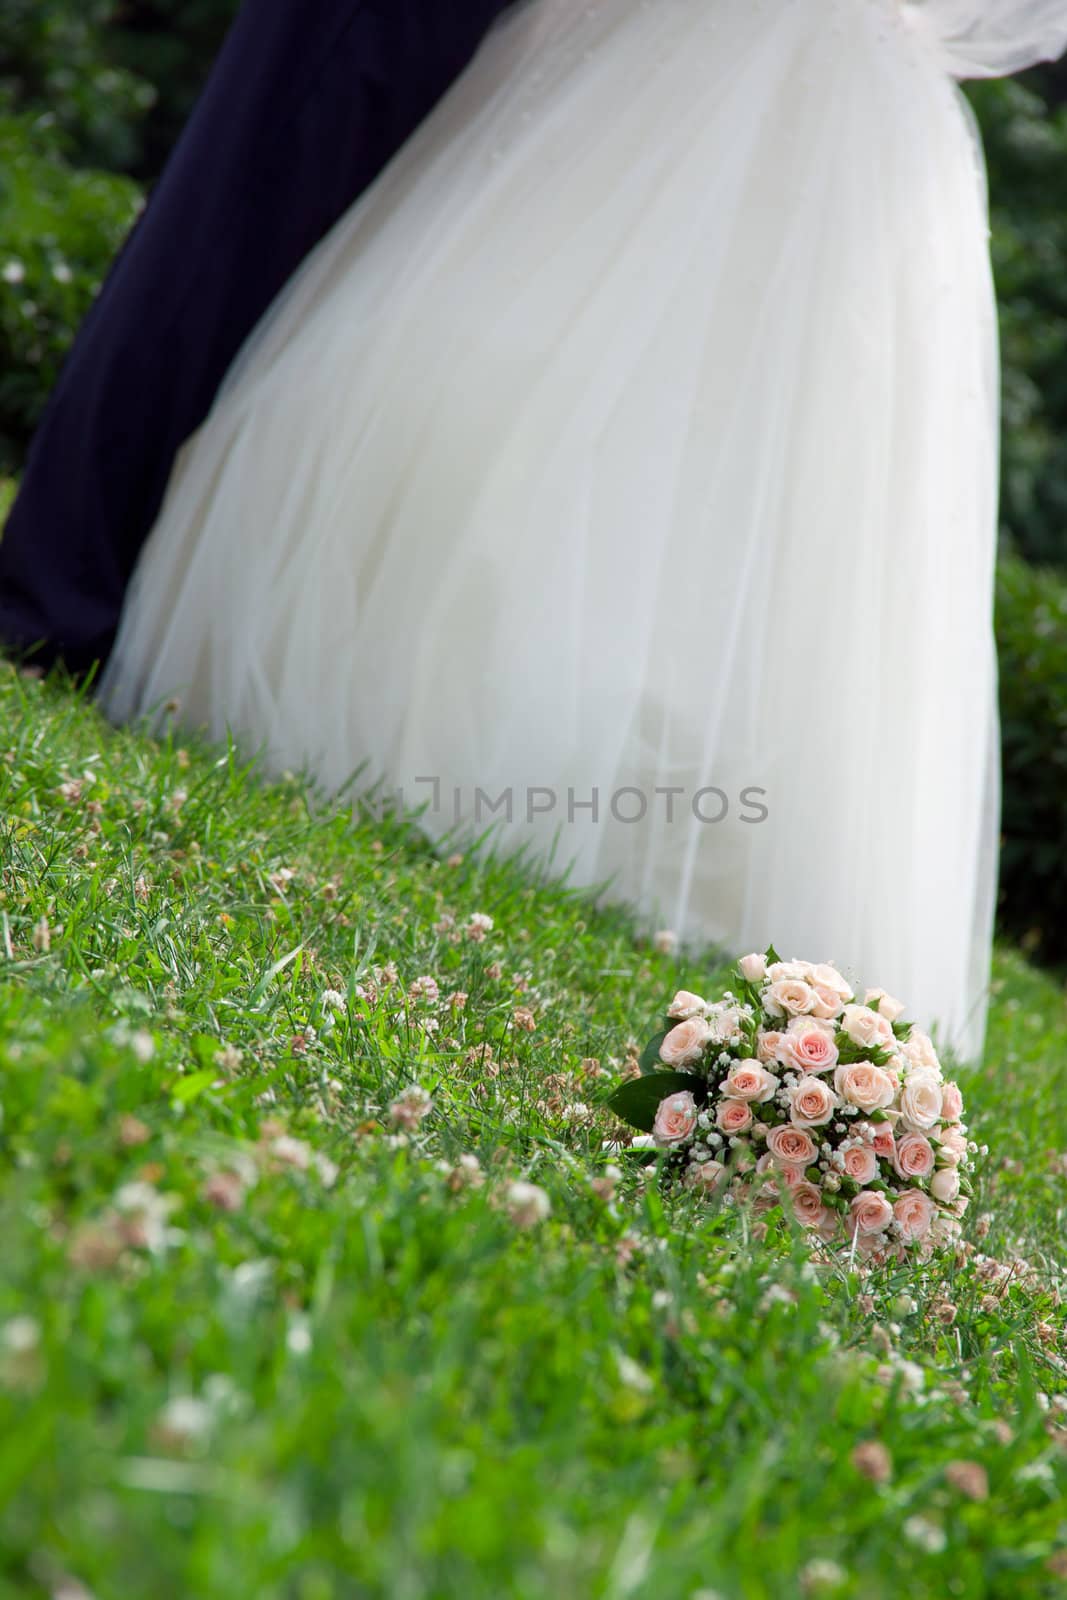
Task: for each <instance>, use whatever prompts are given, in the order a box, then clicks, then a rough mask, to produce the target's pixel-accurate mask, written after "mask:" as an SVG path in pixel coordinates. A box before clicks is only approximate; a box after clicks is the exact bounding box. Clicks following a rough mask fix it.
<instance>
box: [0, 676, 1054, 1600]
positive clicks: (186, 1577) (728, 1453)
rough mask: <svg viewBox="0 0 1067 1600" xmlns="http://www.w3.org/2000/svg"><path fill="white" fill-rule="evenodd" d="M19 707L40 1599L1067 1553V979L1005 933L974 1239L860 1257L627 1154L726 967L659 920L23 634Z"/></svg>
mask: <svg viewBox="0 0 1067 1600" xmlns="http://www.w3.org/2000/svg"><path fill="white" fill-rule="evenodd" d="M0 727H2V730H3V736H2V739H0V828H2V846H0V874H2V876H0V973H2V976H3V980H4V981H3V987H2V989H0V1074H2V1077H0V1100H2V1112H3V1114H2V1122H0V1162H2V1163H3V1170H4V1183H3V1191H2V1208H3V1215H2V1229H3V1232H2V1240H3V1251H2V1261H3V1266H2V1269H0V1597H3V1600H8V1597H14V1596H18V1597H20V1600H22V1597H29V1596H62V1597H65V1600H76V1597H77V1596H83V1597H84V1595H85V1593H86V1592H88V1593H89V1594H91V1595H93V1596H95V1597H96V1600H149V1597H152V1600H156V1597H165V1600H170V1597H174V1600H333V1597H365V1596H368V1597H369V1596H383V1597H389V1600H446V1597H452V1596H455V1597H457V1600H458V1597H463V1600H500V1597H503V1596H516V1597H522V1600H542V1597H553V1600H554V1597H564V1600H566V1597H574V1600H601V1597H602V1600H653V1597H655V1600H676V1597H677V1600H712V1597H716V1596H717V1597H720V1600H734V1597H744V1600H762V1597H773V1600H777V1597H782V1600H793V1597H796V1596H804V1595H809V1594H810V1595H820V1596H830V1597H856V1600H899V1597H900V1596H902V1595H905V1594H906V1595H908V1596H912V1597H925V1596H930V1597H937V1600H944V1597H946V1596H964V1597H971V1596H974V1597H978V1596H994V1597H1000V1596H1003V1597H1005V1600H1014V1597H1016V1596H1024V1597H1029V1596H1044V1595H1048V1596H1050V1597H1051V1596H1053V1595H1054V1594H1057V1593H1062V1581H1061V1580H1059V1579H1058V1578H1057V1576H1056V1568H1057V1564H1058V1563H1063V1562H1065V1561H1067V1557H1065V1556H1064V1553H1063V1552H1064V1551H1065V1550H1067V1510H1065V1509H1064V1496H1065V1493H1067V1452H1065V1448H1064V1440H1065V1438H1067V1415H1065V1414H1064V1397H1065V1396H1067V1383H1065V1381H1064V1355H1065V1353H1067V1351H1065V1346H1064V1343H1063V1321H1062V1315H1061V1312H1060V1310H1059V1308H1058V1300H1059V1297H1060V1293H1061V1290H1062V1287H1063V1285H1062V1279H1061V1275H1060V1266H1059V1259H1058V1258H1059V1256H1060V1253H1061V1239H1062V1232H1063V1230H1062V1220H1063V1219H1062V1211H1063V1196H1064V1190H1065V1183H1067V1167H1065V1155H1064V1153H1065V1152H1067V1096H1065V1095H1064V1093H1063V1078H1064V1062H1065V1060H1067V1005H1065V1001H1064V995H1063V993H1062V991H1061V990H1059V989H1058V988H1057V987H1056V985H1055V984H1054V983H1053V982H1052V981H1051V980H1049V979H1047V978H1045V977H1043V976H1042V975H1040V974H1039V973H1038V972H1036V971H1035V970H1032V969H1030V968H1028V967H1027V966H1026V964H1025V963H1024V962H1023V961H1022V960H1021V958H1019V957H1018V956H1017V955H1015V954H1013V953H1012V952H1010V951H1004V952H1002V953H1000V955H999V956H998V962H997V985H998V993H997V998H996V1004H995V1008H994V1015H993V1019H992V1024H991V1032H990V1042H989V1052H988V1064H987V1065H986V1066H985V1067H984V1068H982V1069H980V1070H977V1071H974V1072H971V1073H970V1074H968V1075H966V1076H965V1077H964V1079H963V1086H964V1089H965V1093H966V1094H967V1096H968V1099H969V1108H970V1112H971V1121H972V1127H973V1128H974V1129H975V1131H976V1135H977V1137H979V1138H980V1139H983V1140H985V1141H986V1142H988V1144H989V1145H990V1147H991V1151H992V1153H991V1155H990V1157H989V1159H988V1161H987V1162H986V1163H985V1166H984V1175H983V1177H982V1180H981V1185H980V1187H981V1190H982V1192H981V1195H980V1198H979V1200H978V1201H977V1202H976V1204H975V1207H974V1208H973V1209H972V1212H971V1213H970V1215H969V1218H968V1222H969V1224H970V1229H969V1232H970V1238H971V1241H972V1248H971V1250H970V1252H969V1253H968V1254H966V1255H961V1257H960V1258H959V1259H958V1260H956V1261H950V1262H948V1263H942V1264H940V1265H939V1266H937V1267H935V1268H933V1269H931V1270H929V1271H927V1272H925V1273H915V1274H909V1273H903V1272H900V1271H898V1272H896V1273H895V1274H892V1273H882V1274H880V1275H877V1276H875V1277H873V1278H870V1279H867V1280H862V1281H861V1280H860V1279H859V1278H858V1277H856V1276H854V1275H850V1274H849V1273H848V1272H847V1271H846V1270H845V1269H844V1267H842V1266H836V1267H819V1268H817V1269H816V1268H813V1267H812V1266H811V1265H810V1264H809V1262H808V1258H807V1256H806V1253H805V1249H804V1245H803V1242H802V1241H801V1240H798V1239H797V1238H796V1237H795V1236H794V1235H793V1234H792V1233H791V1232H790V1230H789V1229H788V1227H787V1226H786V1224H785V1222H784V1221H783V1220H778V1221H773V1222H772V1224H771V1227H770V1230H769V1232H768V1233H767V1234H766V1237H760V1236H759V1235H760V1233H761V1230H760V1229H759V1228H758V1227H753V1225H752V1223H751V1220H750V1219H749V1218H747V1217H746V1216H745V1215H744V1214H731V1213H729V1212H721V1211H716V1210H715V1209H714V1208H712V1207H709V1206H708V1205H706V1204H705V1205H704V1206H703V1207H702V1206H701V1205H700V1204H698V1203H695V1202H694V1201H692V1200H691V1199H689V1198H683V1197H677V1196H676V1197H672V1196H664V1195H662V1194H661V1193H660V1191H659V1190H658V1188H657V1187H656V1186H655V1184H651V1185H642V1184H641V1183H639V1182H638V1180H637V1178H636V1176H634V1175H632V1174H631V1175H629V1176H627V1177H626V1178H625V1179H624V1180H623V1182H622V1184H621V1185H620V1188H619V1192H618V1194H617V1195H616V1196H615V1198H614V1199H607V1198H605V1197H604V1194H603V1192H597V1190H595V1189H594V1188H593V1180H594V1179H596V1178H597V1177H598V1175H599V1176H600V1177H603V1175H604V1167H605V1160H606V1158H605V1157H604V1155H603V1154H602V1151H601V1143H602V1140H603V1138H604V1136H605V1134H606V1133H607V1132H609V1131H610V1126H611V1125H610V1122H609V1121H608V1119H607V1118H606V1117H605V1115H604V1113H603V1112H602V1111H600V1110H599V1109H598V1107H597V1102H598V1099H599V1098H600V1097H601V1096H602V1094H603V1092H604V1090H605V1089H606V1087H607V1086H608V1085H609V1084H610V1082H611V1081H612V1079H613V1077H614V1076H615V1074H616V1073H617V1070H618V1066H619V1063H620V1062H621V1060H622V1058H623V1057H624V1055H625V1053H626V1049H627V1042H628V1040H629V1039H630V1038H631V1036H632V1035H634V1034H636V1035H642V1034H644V1033H645V1032H648V1031H651V1026H652V1025H653V1023H654V1021H655V1018H656V1017H657V1015H658V1014H659V1012H660V1010H661V1009H662V1005H663V1002H664V998H665V997H667V996H669V995H670V994H671V993H672V992H673V989H674V988H675V987H677V986H679V985H681V984H683V983H685V985H686V986H691V987H692V986H695V987H701V986H703V987H705V988H710V987H711V986H712V981H713V980H712V979H711V978H710V977H709V975H708V974H707V972H705V971H701V970H700V969H699V968H696V969H694V967H693V966H692V965H690V964H688V963H685V962H682V961H679V960H678V959H676V958H673V957H670V956H665V955H662V954H658V953H655V952H653V951H651V950H649V949H648V947H647V945H642V943H641V942H640V941H639V940H638V939H637V937H636V936H635V934H634V931H633V928H632V927H631V925H630V924H629V922H628V921H627V919H626V918H625V917H624V916H623V915H621V914H617V913H597V912H594V911H593V910H591V908H590V906H589V905H588V904H587V903H586V902H585V901H584V900H583V899H582V898H581V897H579V896H576V895H573V894H570V893H568V892H567V891H566V890H565V889H563V888H560V887H559V886H558V885H550V884H545V883H543V882H540V881H538V880H537V879H536V877H535V876H534V875H532V874H531V873H529V872H528V871H527V872H523V871H522V870H521V869H520V868H519V867H517V866H513V865H509V864H507V863H500V862H493V861H477V860H475V859H473V858H471V857H469V856H468V857H467V858H465V859H463V860H459V861H457V860H455V859H451V860H443V859H440V858H439V857H438V856H437V855H435V853H434V852H433V851H432V850H431V849H430V847H429V846H428V845H427V844H426V843H424V842H423V841H422V840H420V838H419V836H418V835H417V834H416V833H415V832H414V831H412V830H410V829H408V828H406V827H404V826H402V825H400V824H398V823H389V824H385V825H379V824H376V823H375V822H374V821H373V820H365V821H363V822H362V823H360V824H359V825H358V826H355V827H353V826H352V825H351V818H350V817H349V815H348V814H347V813H345V812H341V811H338V810H334V809H331V808H326V807H319V806H314V805H311V804H309V800H308V796H307V794H306V792H305V790H304V788H303V787H302V786H301V785H300V784H299V783H298V782H296V781H291V780H285V781H282V782H279V783H276V784H274V785H263V784H261V783H259V782H257V781H256V778H255V775H254V773H252V772H251V771H250V770H249V769H248V768H246V767H245V766H243V765H242V764H241V762H240V761H239V760H238V759H237V757H236V756H235V755H234V753H233V752H228V751H222V752H219V751H200V750H197V749H195V748H190V750H189V752H188V753H186V752H185V751H183V750H182V749H181V748H180V746H179V744H178V742H177V740H176V739H166V740H164V741H162V742H161V743H158V744H157V743H153V742H152V741H150V740H148V739H147V738H145V737H143V736H141V735H139V734H137V733H134V732H130V731H121V732H113V731H111V730H108V729H106V728H105V727H104V726H103V724H102V723H101V722H100V721H99V720H98V718H97V717H96V715H95V713H94V712H93V710H92V709H91V708H90V707H88V706H86V705H85V704H84V703H82V702H81V701H80V700H79V699H78V698H77V697H76V696H75V695H73V694H72V693H70V692H69V691H65V690H64V689H63V688H62V686H58V685H52V684H42V683H40V682H38V681H36V680H33V679H28V678H24V677H21V676H19V675H18V674H16V673H15V672H13V671H11V672H5V673H3V674H2V675H0ZM290 874H291V876H290ZM476 912H482V913H488V914H489V915H491V916H492V918H493V922H494V927H493V930H492V931H491V932H490V933H489V934H488V935H487V937H486V938H484V939H483V940H475V939H471V938H470V937H468V936H467V935H466V933H465V932H464V930H465V929H466V928H467V927H468V926H469V925H470V918H471V916H472V914H474V913H476ZM422 976H432V977H433V978H435V979H436V981H437V982H438V983H439V986H440V996H441V998H440V1000H439V1001H438V1002H437V1003H436V1005H435V1004H434V1003H432V1002H431V1001H430V1000H429V999H427V998H425V997H419V996H418V995H415V994H413V992H412V984H413V982H414V981H415V980H416V979H418V978H419V977H422ZM872 977H873V978H874V979H875V981H876V980H877V974H874V975H872ZM327 991H334V994H333V996H332V997H327V998H326V999H325V1000H324V998H323V997H324V995H325V994H327ZM456 991H462V992H463V993H465V994H466V996H467V999H466V1003H465V1005H464V1006H462V1007H459V1006H457V1005H454V1004H452V1003H451V1002H450V1000H449V997H450V996H451V995H452V994H453V993H455V992H456ZM531 1021H532V1022H533V1027H532V1029H531V1028H530V1027H529V1026H528V1024H529V1023H530V1022H531ZM435 1024H436V1027H435V1026H434V1025H435ZM412 1086H418V1087H421V1088H422V1089H424V1090H425V1091H427V1092H428V1093H429V1094H430V1095H432V1097H433V1109H432V1111H431V1112H430V1113H429V1115H428V1116H426V1118H425V1120H424V1121H422V1122H421V1124H420V1125H419V1126H418V1127H417V1128H413V1129H412V1130H411V1131H410V1132H408V1133H404V1132H403V1131H402V1130H398V1129H397V1127H396V1125H395V1122H394V1121H393V1120H392V1119H391V1116H390V1109H389V1108H390V1106H391V1105H392V1104H393V1102H394V1101H395V1100H396V1098H397V1097H398V1096H399V1095H400V1094H402V1093H403V1092H404V1091H405V1089H408V1088H410V1087H412ZM293 1141H295V1142H293ZM461 1156H468V1157H469V1156H474V1157H476V1158H477V1160H478V1163H479V1169H480V1171H479V1176H480V1178H481V1180H482V1181H481V1182H480V1183H468V1184H461V1183H460V1182H459V1179H458V1177H457V1176H456V1172H457V1163H458V1162H459V1160H460V1157H461ZM516 1180H529V1181H531V1182H533V1183H535V1184H537V1185H539V1186H541V1187H542V1188H543V1189H544V1190H545V1191H546V1193H547V1195H548V1197H549V1199H550V1202H551V1215H550V1216H548V1217H547V1218H546V1219H544V1220H541V1221H535V1222H532V1223H531V1225H530V1226H527V1227H522V1226H519V1225H518V1224H517V1223H516V1222H515V1221H514V1220H512V1218H511V1216H510V1215H509V1211H508V1204H507V1199H508V1189H509V1185H510V1184H511V1183H513V1182H514V1181H516ZM131 1185H135V1186H137V1187H135V1188H132V1189H131V1188H130V1187H129V1186H131ZM872 1440H873V1441H880V1442H881V1443H882V1444H883V1445H884V1446H885V1447H886V1449H887V1451H888V1453H889V1460H890V1463H891V1470H890V1472H889V1475H888V1476H887V1477H885V1479H884V1481H881V1482H879V1481H873V1480H872V1478H871V1477H869V1476H867V1475H865V1474H864V1473H863V1472H861V1471H860V1470H859V1468H858V1467H857V1465H856V1464H855V1463H854V1461H853V1452H854V1450H855V1448H856V1447H857V1446H858V1445H863V1444H866V1443H868V1442H869V1441H872ZM959 1462H967V1463H973V1464H977V1466H978V1467H980V1468H981V1469H983V1471H984V1474H985V1477H986V1479H987V1480H988V1489H989V1493H988V1498H977V1499H976V1498H971V1497H970V1496H969V1495H968V1494H967V1493H966V1492H965V1488H966V1484H965V1485H964V1488H961V1487H960V1483H961V1481H963V1480H962V1479H961V1475H960V1473H959V1471H958V1469H957V1468H956V1467H954V1466H953V1465H952V1464H953V1463H959ZM877 1465H878V1463H877V1462H876V1463H875V1466H877ZM876 1475H877V1474H876ZM970 1486H971V1488H972V1490H973V1491H976V1492H977V1493H978V1494H979V1495H981V1492H982V1489H983V1487H984V1485H983V1482H982V1475H981V1473H979V1474H977V1475H975V1474H972V1481H971V1485H970ZM78 1585H81V1586H82V1587H78Z"/></svg>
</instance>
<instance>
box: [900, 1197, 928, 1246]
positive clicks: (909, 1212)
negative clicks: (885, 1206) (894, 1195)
mask: <svg viewBox="0 0 1067 1600" xmlns="http://www.w3.org/2000/svg"><path fill="white" fill-rule="evenodd" d="M936 1210H937V1208H936V1206H935V1205H934V1202H933V1201H932V1200H931V1199H930V1196H929V1195H928V1194H923V1192H922V1190H921V1189H908V1190H906V1192H905V1193H904V1194H902V1195H901V1196H900V1199H899V1200H898V1201H897V1202H896V1204H895V1205H894V1207H893V1215H894V1217H895V1218H896V1220H897V1223H898V1224H899V1226H900V1236H901V1238H902V1239H903V1240H905V1242H906V1243H908V1244H914V1243H915V1241H916V1240H917V1239H922V1238H924V1237H925V1235H926V1234H928V1233H929V1231H930V1224H931V1222H933V1220H934V1216H935V1214H936Z"/></svg>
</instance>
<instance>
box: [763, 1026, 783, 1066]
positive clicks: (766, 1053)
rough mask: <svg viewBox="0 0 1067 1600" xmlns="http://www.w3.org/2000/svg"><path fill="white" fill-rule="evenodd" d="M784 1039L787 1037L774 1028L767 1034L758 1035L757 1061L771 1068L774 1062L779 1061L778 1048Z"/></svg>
mask: <svg viewBox="0 0 1067 1600" xmlns="http://www.w3.org/2000/svg"><path fill="white" fill-rule="evenodd" d="M784 1038H785V1035H784V1034H783V1033H778V1032H776V1031H775V1030H774V1029H773V1028H769V1029H768V1030H767V1031H766V1033H758V1034H757V1035H756V1058H757V1060H759V1061H761V1062H762V1063H763V1065H764V1066H765V1067H769V1066H770V1065H771V1063H772V1062H774V1061H777V1059H778V1046H779V1045H780V1044H781V1042H782V1040H783V1039H784Z"/></svg>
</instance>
